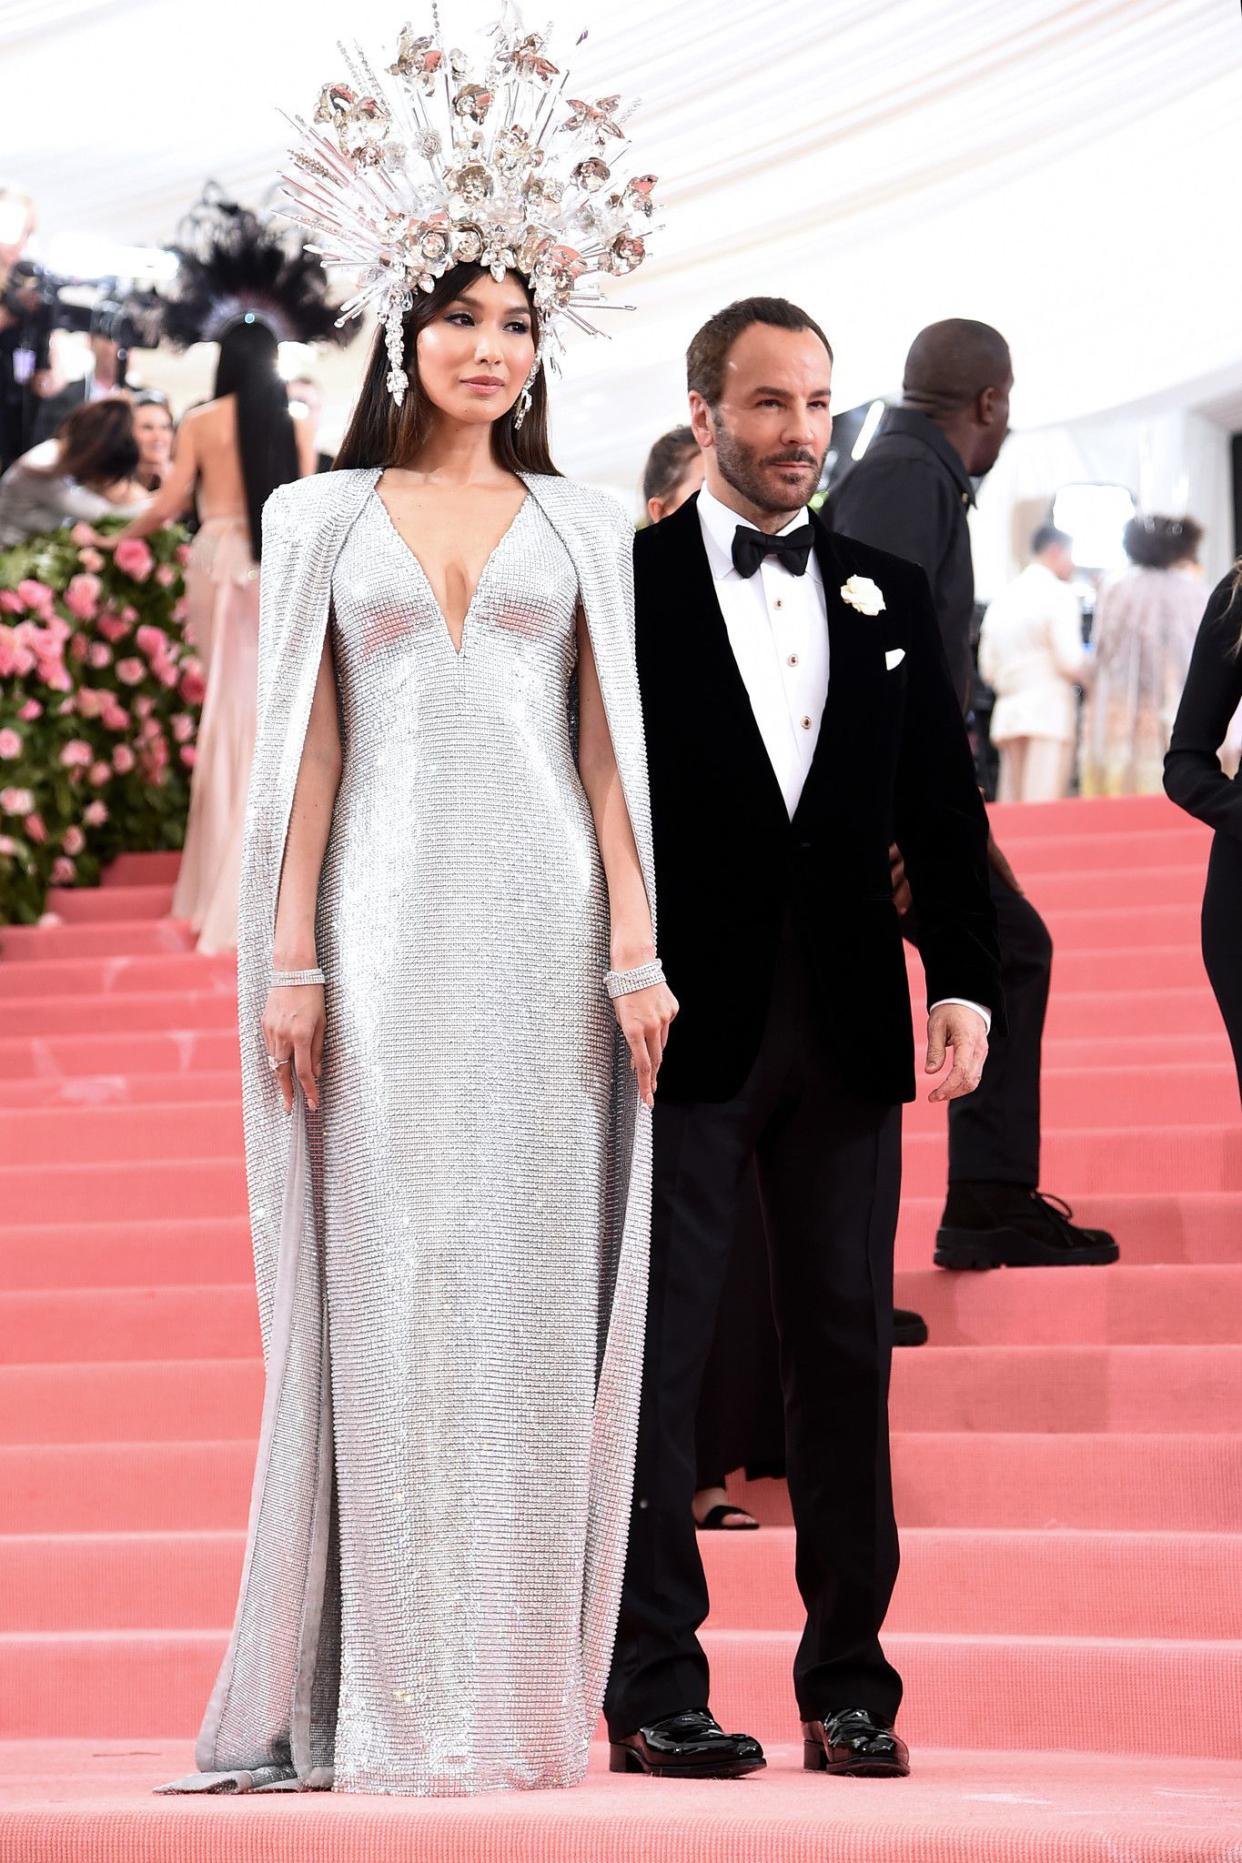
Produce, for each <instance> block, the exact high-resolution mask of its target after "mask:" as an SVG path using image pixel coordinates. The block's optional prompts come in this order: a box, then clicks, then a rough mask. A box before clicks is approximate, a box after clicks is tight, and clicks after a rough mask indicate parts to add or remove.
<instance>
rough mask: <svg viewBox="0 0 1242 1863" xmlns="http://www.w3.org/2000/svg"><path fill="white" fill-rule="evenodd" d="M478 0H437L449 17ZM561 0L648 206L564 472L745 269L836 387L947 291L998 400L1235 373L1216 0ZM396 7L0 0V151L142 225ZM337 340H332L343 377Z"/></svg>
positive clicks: (1226, 24)
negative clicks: (833, 372)
mask: <svg viewBox="0 0 1242 1863" xmlns="http://www.w3.org/2000/svg"><path fill="white" fill-rule="evenodd" d="M411 10H412V11H413V13H414V15H415V17H418V8H417V7H413V8H412V9H411ZM496 10H497V9H496V4H495V0H442V13H443V16H444V18H445V20H446V22H447V30H448V33H449V36H450V37H452V36H454V35H455V34H456V35H457V36H461V35H462V34H464V31H465V28H466V26H467V23H468V22H470V21H476V22H486V21H487V19H488V18H490V17H491V16H492V15H493V14H494V12H495V11H496ZM557 13H558V17H559V18H560V20H561V21H562V22H563V24H564V25H565V27H566V28H573V27H576V25H577V24H578V22H579V21H581V23H583V24H586V25H589V27H590V29H591V36H590V38H589V39H588V41H587V43H586V45H584V46H583V47H582V48H581V49H580V51H579V52H578V53H577V55H576V60H575V77H576V82H575V85H574V87H573V88H574V90H575V93H576V94H578V95H587V96H595V95H598V94H600V93H606V92H609V91H613V90H621V91H622V92H623V93H624V94H625V95H626V96H627V97H633V96H636V95H637V96H640V97H641V98H642V101H643V107H642V110H641V112H640V114H639V116H638V117H637V120H636V123H635V130H636V136H637V140H636V145H635V151H634V156H635V165H636V167H637V169H638V170H639V171H642V170H653V171H654V172H656V173H657V174H659V175H660V176H661V178H662V184H661V186H660V188H659V189H658V190H657V198H658V199H659V200H660V202H661V204H662V212H661V214H660V215H659V216H658V218H659V219H662V220H663V221H664V223H665V231H664V232H663V233H662V234H661V235H659V236H658V237H657V238H656V239H655V240H654V241H653V251H654V256H653V257H652V258H651V259H650V260H649V261H648V263H647V264H646V265H645V266H644V267H643V269H642V270H641V271H640V272H639V273H638V274H637V275H636V276H635V277H633V278H631V279H628V280H623V281H618V284H617V286H616V288H615V291H614V297H615V298H616V299H617V300H618V301H631V302H633V303H635V304H637V305H638V306H639V309H638V310H637V311H636V312H635V313H634V315H633V316H629V315H626V314H625V313H622V312H620V311H618V312H615V313H609V314H608V325H607V327H608V329H609V330H610V331H612V332H613V333H614V334H613V340H612V341H611V342H607V343H605V342H597V343H591V342H590V341H589V340H588V339H585V338H580V339H573V340H572V349H571V355H570V359H569V364H568V368H567V374H566V379H565V382H564V384H563V385H562V386H561V387H560V389H559V391H558V393H557V415H556V425H557V441H558V447H559V452H560V455H561V457H562V459H563V463H564V464H565V466H566V467H568V468H569V469H570V470H572V471H575V472H577V473H580V474H582V475H584V476H588V477H590V478H593V479H595V480H597V481H600V482H609V483H612V484H614V485H617V486H622V485H625V486H629V485H631V484H632V482H633V478H634V475H635V473H636V472H637V470H638V468H639V466H640V464H641V461H642V458H643V456H644V454H645V451H646V447H647V445H648V444H649V442H650V440H651V439H652V437H653V436H654V435H655V434H656V433H658V432H660V431H661V430H662V429H663V428H664V427H666V426H668V425H670V424H671V423H672V422H674V421H675V420H677V419H679V418H681V415H682V410H683V406H684V396H683V391H682V369H681V357H682V353H683V351H684V347H685V343H686V340H687V338H688V336H689V335H690V333H691V332H692V331H693V329H694V328H695V326H696V324H697V323H698V322H699V321H701V319H702V318H703V317H704V316H705V315H706V314H707V313H709V312H710V311H711V310H713V309H715V308H716V307H718V306H719V305H720V304H722V303H724V302H727V301H728V300H729V299H730V298H732V297H736V296H740V295H742V294H744V293H747V292H749V291H755V290H764V291H773V292H780V293H784V294H786V295H789V296H791V297H794V298H796V299H797V300H798V301H799V302H801V303H803V304H804V305H805V306H806V308H807V309H808V310H810V311H812V313H813V314H815V315H817V316H818V317H819V318H820V319H821V320H822V321H823V322H824V324H825V326H826V327H827V329H828V331H829V333H830V335H831V337H832V339H833V342H834V345H835V347H836V350H837V356H838V366H837V385H836V386H837V398H838V402H839V405H841V406H848V405H851V404H852V403H855V402H858V401H861V400H863V399H865V398H867V397H869V396H871V395H874V394H883V393H885V392H892V391H893V390H894V389H895V387H896V386H897V384H898V383H899V380H900V369H901V360H902V356H903V354H904V351H905V347H906V345H907V343H908V341H909V338H910V337H911V335H912V334H913V333H914V332H915V330H917V329H918V328H919V326H920V325H921V324H923V323H926V322H928V321H929V320H931V319H932V318H935V317H939V316H945V315H951V314H958V315H971V316H978V317H983V318H986V319H987V320H988V321H990V322H993V323H996V324H997V325H998V326H999V327H1000V328H1002V329H1003V330H1004V331H1005V332H1006V334H1007V335H1008V336H1009V338H1010V340H1011V343H1012V347H1013V350H1014V356H1015V364H1016V369H1017V376H1018V384H1017V391H1016V394H1015V397H1014V419H1015V423H1016V424H1017V425H1019V426H1026V427H1028V428H1031V427H1045V426H1049V425H1052V424H1064V423H1066V422H1074V421H1078V420H1081V419H1083V418H1084V417H1089V416H1097V415H1101V414H1104V413H1106V412H1107V411H1109V410H1114V409H1118V408H1122V407H1127V406H1133V405H1134V404H1138V403H1146V402H1155V401H1160V400H1163V401H1166V402H1167V401H1168V400H1170V399H1172V400H1174V401H1175V402H1177V403H1178V404H1179V405H1182V406H1194V405H1199V404H1201V403H1203V402H1206V401H1207V400H1208V399H1209V398H1211V397H1213V396H1215V397H1217V398H1219V397H1220V396H1221V395H1222V394H1227V393H1229V392H1230V391H1233V390H1235V389H1237V388H1239V387H1242V334H1240V325H1239V317H1238V306H1239V301H1240V292H1239V286H1240V285H1242V238H1240V237H1239V234H1238V220H1237V211H1236V191H1237V185H1238V181H1237V177H1238V174H1239V172H1240V164H1239V159H1238V158H1239V153H1240V151H1239V135H1240V131H1239V125H1240V124H1242V23H1240V21H1239V16H1238V9H1237V6H1236V4H1235V3H1234V0H1060V3H1058V0H1004V4H1003V5H1000V4H997V0H954V3H953V4H950V0H887V3H886V4H879V5H877V4H876V3H875V0H820V4H819V5H817V6H816V5H810V6H808V5H807V4H806V0H767V4H765V5H764V6H762V7H757V6H754V5H753V4H751V3H750V0H679V3H678V4H677V5H670V4H669V3H668V0H626V4H625V5H624V6H621V5H618V4H617V3H616V0H580V3H579V4H578V5H577V6H571V5H569V4H568V3H566V4H565V5H563V6H558V8H557ZM403 17H404V10H403V9H398V10H395V11H394V9H393V6H392V4H391V3H390V0H384V3H381V0H352V3H351V4H350V5H349V6H348V7H343V6H341V5H340V4H333V5H329V4H327V0H305V3H304V4H303V5H301V6H299V7H297V8H290V7H288V6H283V5H271V6H268V5H257V6H256V5H254V4H253V0H251V3H250V4H246V5H243V4H242V3H241V0H216V3H215V4H213V5H212V6H211V7H209V8H206V9H195V10H190V11H187V10H186V9H185V8H183V7H181V6H175V5H173V4H172V0H37V4H36V0H16V3H15V4H7V5H2V4H0V68H2V69H3V71H4V74H5V134H4V141H3V149H4V153H3V156H2V157H0V160H2V161H3V164H4V178H6V179H9V180H12V181H14V182H20V183H22V184H23V185H25V186H27V187H28V188H29V189H30V190H31V191H32V192H33V193H34V195H35V196H36V198H37V201H38V204H39V209H40V219H41V230H42V233H43V234H45V235H46V234H49V233H51V232H54V231H65V230H69V229H72V230H77V231H80V232H90V233H103V234H106V235H108V236H109V237H112V238H116V239H120V240H125V241H143V242H152V243H156V242H161V241H165V240H167V239H169V238H170V237H171V235H172V233H173V230H174V228H175V225H176V221H177V218H178V215H179V214H180V212H181V211H182V210H183V209H184V208H185V206H186V205H187V204H188V203H189V202H190V201H191V200H192V199H193V197H194V195H195V193H196V192H197V190H198V188H199V186H200V184H201V182H202V180H203V179H204V177H205V176H208V175H211V176H214V177H215V178H217V179H218V180H219V181H220V182H221V183H223V184H224V185H225V186H226V187H228V188H230V189H232V190H235V191H236V192H237V193H238V194H239V195H240V196H241V197H242V198H245V199H248V200H251V201H258V200H261V199H262V198H263V196H264V193H265V190H266V188H267V187H268V185H269V184H270V180H271V177H272V174H273V171H274V167H275V164H276V162H277V160H278V157H279V155H280V153H281V151H282V148H283V146H284V135H283V124H282V123H281V121H280V118H279V117H278V115H277V109H276V107H277V106H278V105H283V106H285V107H287V108H296V109H301V108H304V107H305V106H306V105H307V103H308V102H309V101H310V100H311V99H312V98H313V96H314V95H315V92H316V87H317V85H318V83H319V81H320V80H321V79H323V78H324V77H327V76H329V75H335V72H336V62H337V61H336V58H335V54H334V42H335V40H336V39H337V38H338V37H340V36H342V35H343V34H345V33H350V34H354V33H356V34H358V35H359V36H361V37H363V38H364V39H366V40H367V41H368V42H372V41H377V42H380V43H387V41H388V39H389V38H391V37H393V36H394V35H395V32H396V30H397V28H398V27H399V26H400V24H401V22H402V19H403ZM527 18H528V23H529V24H531V25H542V24H543V22H544V13H543V10H542V7H539V8H535V7H533V6H528V8H527ZM459 29H460V30H459ZM360 360H361V350H360V348H356V349H353V350H351V351H350V352H348V353H347V354H346V356H344V357H343V358H341V359H339V360H334V362H333V363H332V365H331V370H332V381H331V384H330V387H331V389H332V391H333V397H334V398H335V397H336V396H337V395H339V394H343V393H344V392H346V391H347V388H348V385H349V383H351V382H352V381H353V380H354V379H356V375H357V371H358V368H359V365H360ZM321 373H323V371H321Z"/></svg>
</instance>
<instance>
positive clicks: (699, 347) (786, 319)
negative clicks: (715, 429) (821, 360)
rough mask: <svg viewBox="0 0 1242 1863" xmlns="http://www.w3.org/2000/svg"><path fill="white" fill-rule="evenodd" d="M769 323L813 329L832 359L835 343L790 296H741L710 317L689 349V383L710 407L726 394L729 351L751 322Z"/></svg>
mask: <svg viewBox="0 0 1242 1863" xmlns="http://www.w3.org/2000/svg"><path fill="white" fill-rule="evenodd" d="M755 323H766V324H770V325H771V326H772V328H773V329H775V330H813V331H814V332H815V334H816V336H817V337H818V338H819V340H820V342H821V343H822V344H823V346H824V348H825V349H826V350H827V351H828V360H829V362H831V361H832V344H831V343H830V342H829V341H828V338H827V337H826V336H825V335H824V333H823V331H822V330H821V329H820V327H819V325H818V324H817V323H816V321H815V319H814V318H813V317H808V315H807V313H806V312H805V311H804V310H799V308H798V306H797V305H796V304H791V303H790V302H789V299H788V298H739V299H738V300H737V302H736V303H735V304H726V305H725V307H724V309H723V310H719V311H717V312H716V314H715V316H714V317H709V318H708V320H707V322H706V323H705V324H704V325H703V327H702V329H701V330H699V331H697V332H696V333H695V335H694V337H693V339H692V340H691V343H690V347H689V349H688V350H687V351H686V386H687V388H688V389H689V390H690V391H691V393H693V394H697V395H702V397H703V399H704V401H706V403H707V405H708V407H709V408H716V407H719V405H720V402H721V399H722V397H723V395H724V375H725V364H726V363H727V362H728V360H729V351H730V350H731V349H732V348H733V345H734V344H735V343H736V342H737V339H738V337H739V336H741V334H742V332H743V330H749V329H750V327H751V325H752V324H755Z"/></svg>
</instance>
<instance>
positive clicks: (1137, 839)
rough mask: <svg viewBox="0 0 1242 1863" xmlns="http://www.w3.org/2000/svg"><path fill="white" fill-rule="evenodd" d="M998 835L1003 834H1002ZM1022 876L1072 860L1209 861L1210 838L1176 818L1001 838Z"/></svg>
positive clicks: (1122, 864)
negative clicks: (1152, 824) (1158, 823)
mask: <svg viewBox="0 0 1242 1863" xmlns="http://www.w3.org/2000/svg"><path fill="white" fill-rule="evenodd" d="M997 838H998V839H999V836H998V837H997ZM1001 845H1002V847H1003V848H1004V851H1005V854H1006V857H1007V858H1008V860H1009V863H1010V865H1011V866H1012V868H1013V870H1014V872H1015V873H1016V874H1017V876H1018V879H1019V880H1020V881H1025V880H1026V879H1027V878H1028V877H1030V878H1031V879H1032V880H1033V878H1034V875H1036V874H1037V873H1057V872H1060V871H1063V870H1064V868H1065V867H1066V866H1067V864H1068V863H1069V861H1070V860H1072V861H1073V862H1074V863H1075V865H1076V866H1078V867H1080V868H1085V869H1088V870H1090V871H1091V872H1093V873H1102V872H1110V871H1112V870H1113V869H1116V868H1120V869H1121V870H1123V871H1133V869H1134V868H1136V867H1175V866H1177V865H1178V864H1179V863H1180V862H1182V861H1193V860H1196V859H1197V860H1201V861H1204V862H1206V860H1207V854H1208V838H1207V836H1206V835H1204V834H1203V833H1202V831H1196V829H1195V828H1193V827H1192V826H1190V825H1189V824H1187V826H1186V827H1182V826H1181V825H1180V824H1179V823H1178V822H1177V820H1176V818H1172V819H1170V821H1169V823H1168V824H1167V825H1166V826H1165V827H1162V828H1136V829H1121V830H1109V829H1104V830H1102V831H1101V832H1099V833H1095V834H1093V833H1085V834H1084V833H1083V832H1082V831H1081V830H1079V831H1076V832H1075V831H1073V830H1071V832H1070V833H1068V834H1064V835H1018V834H1010V835H1007V836H1006V838H1005V840H1004V841H1003V842H1001Z"/></svg>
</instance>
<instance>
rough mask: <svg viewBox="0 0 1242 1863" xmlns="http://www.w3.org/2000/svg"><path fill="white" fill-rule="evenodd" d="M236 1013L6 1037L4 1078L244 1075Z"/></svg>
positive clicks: (1, 1050)
mask: <svg viewBox="0 0 1242 1863" xmlns="http://www.w3.org/2000/svg"><path fill="white" fill-rule="evenodd" d="M239 1070H240V1061H239V1059H238V1042H237V1026H236V1016H234V1020H233V1023H232V1025H231V1026H229V1027H227V1028H221V1029H180V1028H169V1029H160V1030H155V1031H151V1032H149V1033H145V1034H133V1033H130V1032H128V1031H125V1030H121V1031H112V1032H110V1033H108V1034H106V1035H97V1034H92V1033H90V1032H83V1033H80V1034H60V1035H20V1036H8V1035H5V1036H2V1037H0V1083H3V1084H4V1085H5V1086H6V1087H7V1086H9V1085H11V1084H13V1083H15V1082H18V1081H22V1080H27V1079H30V1080H78V1079H89V1080H94V1079H99V1078H101V1077H114V1076H116V1075H121V1076H122V1077H126V1078H128V1077H130V1076H133V1075H137V1074H182V1073H199V1072H202V1073H211V1072H228V1073H231V1074H232V1075H233V1076H234V1078H235V1079H240V1071H239Z"/></svg>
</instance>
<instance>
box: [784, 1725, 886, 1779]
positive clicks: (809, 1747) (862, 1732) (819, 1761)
mask: <svg viewBox="0 0 1242 1863" xmlns="http://www.w3.org/2000/svg"><path fill="white" fill-rule="evenodd" d="M802 1764H803V1766H804V1767H805V1768H806V1770H807V1772H835V1773H840V1774H842V1775H843V1776H844V1777H846V1778H849V1779H904V1778H905V1777H906V1776H907V1774H908V1773H909V1771H910V1755H909V1753H908V1751H907V1750H906V1744H905V1742H904V1740H899V1739H898V1738H897V1736H896V1734H895V1733H894V1732H893V1730H892V1728H891V1727H886V1726H885V1725H884V1723H883V1721H879V1720H877V1719H876V1717H875V1716H874V1715H873V1714H871V1713H869V1712H868V1710H867V1709H866V1708H842V1709H841V1710H840V1711H839V1712H838V1713H836V1714H830V1715H829V1716H828V1718H827V1719H826V1720H823V1721H803V1723H802Z"/></svg>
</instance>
